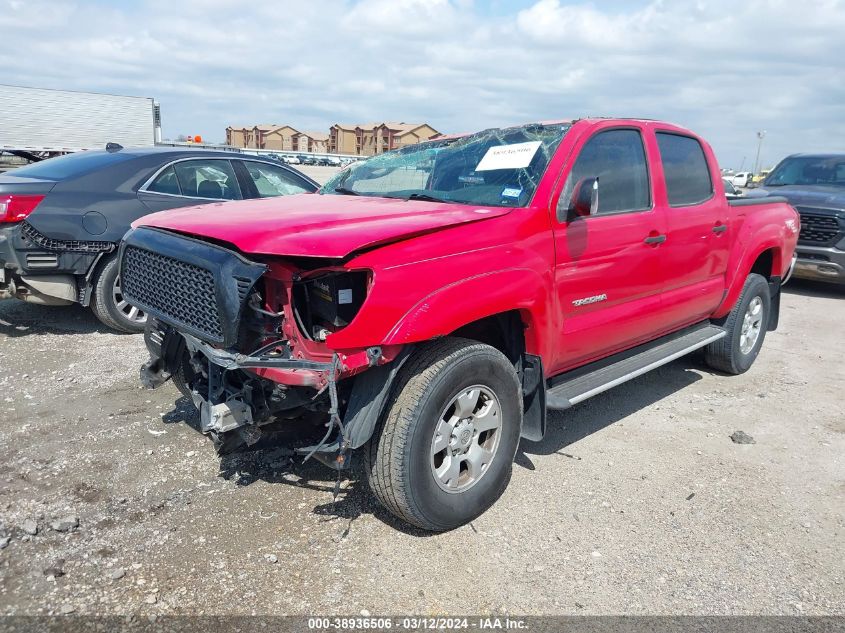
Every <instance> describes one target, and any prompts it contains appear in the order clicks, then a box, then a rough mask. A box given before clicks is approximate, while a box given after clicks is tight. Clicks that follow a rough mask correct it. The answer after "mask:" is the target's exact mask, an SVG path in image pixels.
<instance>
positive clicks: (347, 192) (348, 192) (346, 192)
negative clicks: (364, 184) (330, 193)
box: [334, 187, 361, 196]
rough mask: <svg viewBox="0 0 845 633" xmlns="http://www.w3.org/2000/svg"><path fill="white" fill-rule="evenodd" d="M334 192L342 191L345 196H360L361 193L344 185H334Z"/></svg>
mask: <svg viewBox="0 0 845 633" xmlns="http://www.w3.org/2000/svg"><path fill="white" fill-rule="evenodd" d="M334 192H335V193H342V194H343V195H345V196H360V195H361V194H360V193H358V192H357V191H352V189H347V188H346V187H335V188H334Z"/></svg>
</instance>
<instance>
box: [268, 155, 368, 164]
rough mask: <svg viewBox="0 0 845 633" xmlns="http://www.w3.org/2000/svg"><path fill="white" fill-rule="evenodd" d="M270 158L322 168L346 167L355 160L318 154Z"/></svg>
mask: <svg viewBox="0 0 845 633" xmlns="http://www.w3.org/2000/svg"><path fill="white" fill-rule="evenodd" d="M270 156H272V157H273V158H275V159H276V160H278V161H280V162H282V163H285V164H287V165H316V166H320V167H344V166H346V165H348V164H349V163H351V162H352V161H353V160H355V159H353V158H349V157H346V156H320V155H316V154H270Z"/></svg>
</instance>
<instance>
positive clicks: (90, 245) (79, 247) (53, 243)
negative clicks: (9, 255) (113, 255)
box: [21, 222, 115, 253]
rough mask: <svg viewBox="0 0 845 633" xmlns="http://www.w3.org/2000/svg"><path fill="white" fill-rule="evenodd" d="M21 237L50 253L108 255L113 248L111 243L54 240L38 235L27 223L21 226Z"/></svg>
mask: <svg viewBox="0 0 845 633" xmlns="http://www.w3.org/2000/svg"><path fill="white" fill-rule="evenodd" d="M21 235H23V236H24V238H26V239H27V240H29V241H30V242H32V243H33V244H36V245H38V246H40V247H41V248H46V249H47V250H50V251H73V252H76V253H108V252H110V251H113V250H114V248H115V246H114V244H112V243H111V242H98V241H84V240H54V239H53V238H52V237H47V236H46V235H44V234H42V233H39V232H38V231H37V230H36V229H35V227H34V226H32V225H31V224H30V223H29V222H24V223H23V224H21Z"/></svg>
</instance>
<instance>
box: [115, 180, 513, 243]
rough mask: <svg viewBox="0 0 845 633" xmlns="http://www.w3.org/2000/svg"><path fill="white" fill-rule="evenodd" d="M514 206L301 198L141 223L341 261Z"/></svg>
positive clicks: (197, 210)
mask: <svg viewBox="0 0 845 633" xmlns="http://www.w3.org/2000/svg"><path fill="white" fill-rule="evenodd" d="M512 210H513V208H510V207H480V206H474V205H465V204H454V203H443V202H425V201H417V200H410V201H406V200H396V199H389V198H371V197H364V196H360V197H358V196H338V195H322V194H301V195H294V196H284V197H281V198H264V199H262V200H243V201H238V202H223V203H215V204H206V205H202V206H196V207H185V208H182V209H172V210H169V211H162V212H160V213H154V214H152V215H148V216H145V217H143V218H141V219H140V220H136V221H135V222H134V223H133V224H132V226H133V227H141V226H148V227H155V228H159V229H166V230H170V231H176V232H179V233H183V234H186V235H191V236H194V237H200V238H209V239H213V240H216V241H221V242H228V243H230V244H233V245H234V246H235V247H236V248H237V249H238V250H240V251H241V252H244V253H254V254H257V255H288V256H293V257H331V258H342V257H346V256H347V255H349V254H350V253H353V252H355V251H361V250H365V249H367V248H372V247H374V246H378V245H382V244H387V243H390V242H395V241H398V240H401V239H407V238H410V237H414V236H417V235H422V234H424V233H428V232H431V231H435V230H437V229H442V228H446V227H450V226H456V225H459V224H466V223H468V222H478V221H481V220H485V219H488V218H493V217H499V216H502V215H506V214H508V213H510V212H511V211H512Z"/></svg>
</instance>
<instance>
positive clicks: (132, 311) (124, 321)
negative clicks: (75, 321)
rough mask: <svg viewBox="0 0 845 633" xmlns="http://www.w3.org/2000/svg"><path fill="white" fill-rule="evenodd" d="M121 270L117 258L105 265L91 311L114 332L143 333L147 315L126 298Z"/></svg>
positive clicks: (95, 289) (92, 301)
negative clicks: (121, 285)
mask: <svg viewBox="0 0 845 633" xmlns="http://www.w3.org/2000/svg"><path fill="white" fill-rule="evenodd" d="M119 268H120V262H119V261H118V259H117V257H116V256H115V257H112V258H111V259H108V260H107V261H106V263H105V264H103V267H102V268H101V269H100V272H99V274H98V275H97V277H96V279H95V280H94V289H93V295H92V297H91V309H92V310H93V311H94V315H95V316H96V317H97V318H98V319H99V320H100V321H101V322H102V323H103V325H106V326H107V327H110V328H111V329H113V330H117V331H118V332H126V333H127V334H136V333H138V332H143V331H144V327H145V326H146V323H147V315H146V314H145V313H144V312H143V311H142V310H140V309H139V308H136V307H135V306H133V305H130V304H129V303H128V302H127V301H126V299H125V298H124V296H123V291H122V290H121V287H120V275H119V272H120V271H119Z"/></svg>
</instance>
